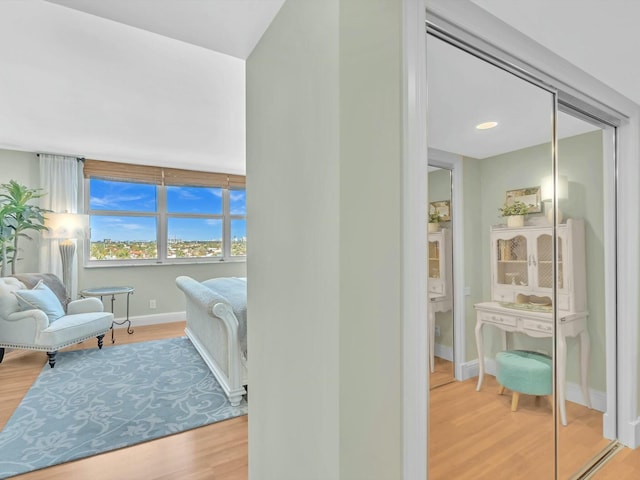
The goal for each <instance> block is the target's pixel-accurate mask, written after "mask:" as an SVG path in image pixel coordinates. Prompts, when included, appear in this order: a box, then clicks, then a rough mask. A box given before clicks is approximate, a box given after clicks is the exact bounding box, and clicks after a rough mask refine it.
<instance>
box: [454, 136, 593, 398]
mask: <svg viewBox="0 0 640 480" xmlns="http://www.w3.org/2000/svg"><path fill="white" fill-rule="evenodd" d="M469 163H470V161H469ZM467 165H468V163H465V178H469V177H470V175H471V172H468V170H467ZM477 166H478V167H479V173H480V177H479V178H480V179H481V181H480V184H481V185H482V190H481V218H482V226H481V229H480V230H479V232H481V235H479V238H480V239H481V242H480V243H481V244H482V252H484V254H483V255H481V256H480V257H476V258H479V259H480V260H481V261H480V263H481V265H482V281H481V285H482V297H483V299H484V300H486V299H489V298H490V296H491V277H490V275H491V269H490V265H489V252H490V240H489V229H490V226H491V225H495V224H499V223H504V220H503V219H501V218H498V208H499V207H501V206H502V204H503V203H504V195H505V192H506V191H507V190H513V189H517V188H524V187H529V186H536V185H540V181H541V179H542V178H543V177H544V176H546V175H550V174H551V150H550V146H549V144H545V145H538V146H534V147H530V148H525V149H522V150H518V151H515V152H510V153H507V154H503V155H498V156H495V157H491V158H486V159H483V160H481V161H478V162H477ZM558 168H559V172H560V174H565V175H567V176H568V177H569V199H567V200H564V201H561V203H560V208H561V209H562V211H563V213H564V214H565V218H568V217H573V218H583V219H584V220H585V240H586V248H587V253H586V255H587V276H588V280H587V285H588V287H587V297H588V311H589V320H588V329H589V333H590V336H591V355H590V386H591V388H593V389H595V390H599V391H605V348H604V347H605V341H604V340H605V331H604V321H603V318H604V261H603V248H604V247H603V235H604V230H603V216H604V210H603V185H602V171H603V156H602V133H601V131H595V132H591V133H587V134H583V135H579V136H575V137H571V138H567V139H562V140H560V141H559V143H558ZM471 178H473V177H471ZM466 188H468V185H467V184H466V183H465V192H464V194H465V206H467V205H468V206H469V207H470V208H473V205H469V200H468V196H467V191H466ZM539 215H543V213H541V214H539ZM531 217H533V216H532V215H529V217H528V219H529V220H531ZM465 228H466V225H465ZM465 237H466V238H465V243H467V242H468V241H469V232H468V231H467V230H465ZM476 238H477V237H476ZM466 247H467V249H468V245H467V246H466ZM465 255H466V251H465ZM471 258H474V257H471ZM469 260H470V258H469V257H467V256H465V262H466V264H467V265H468V263H469ZM474 263H475V262H474ZM471 311H473V309H471ZM468 313H469V312H468ZM469 320H471V321H469ZM474 327H475V315H473V317H472V319H470V318H469V315H468V314H467V340H469V339H470V338H471V339H472V340H471V341H472V343H471V345H472V346H473V349H472V356H471V357H470V358H477V352H476V349H475V339H474V338H473V328H474ZM490 331H494V333H493V334H489V333H488V332H490ZM485 338H486V343H485V346H486V347H485V348H486V349H487V356H493V355H494V354H495V352H497V351H498V350H500V349H501V348H502V347H501V341H500V338H499V336H498V335H497V334H495V329H491V328H486V327H485ZM514 347H516V348H532V349H536V350H544V351H547V352H550V351H551V346H550V343H549V341H548V340H545V339H533V338H530V337H527V336H525V335H516V337H515V338H514ZM467 352H469V349H467ZM577 358H578V352H577V341H576V340H574V339H569V340H568V354H567V365H568V370H567V380H568V381H569V382H578V381H579V376H578V362H577Z"/></svg>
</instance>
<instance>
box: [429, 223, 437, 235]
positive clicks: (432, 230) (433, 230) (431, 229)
mask: <svg viewBox="0 0 640 480" xmlns="http://www.w3.org/2000/svg"><path fill="white" fill-rule="evenodd" d="M439 231H440V224H439V223H427V232H429V233H436V232H439Z"/></svg>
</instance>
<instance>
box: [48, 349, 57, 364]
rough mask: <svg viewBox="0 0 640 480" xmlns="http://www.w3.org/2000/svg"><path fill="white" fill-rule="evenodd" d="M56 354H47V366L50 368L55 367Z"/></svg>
mask: <svg viewBox="0 0 640 480" xmlns="http://www.w3.org/2000/svg"><path fill="white" fill-rule="evenodd" d="M57 353H58V352H57V351H55V352H47V357H49V366H50V367H51V368H53V367H55V366H56V354H57Z"/></svg>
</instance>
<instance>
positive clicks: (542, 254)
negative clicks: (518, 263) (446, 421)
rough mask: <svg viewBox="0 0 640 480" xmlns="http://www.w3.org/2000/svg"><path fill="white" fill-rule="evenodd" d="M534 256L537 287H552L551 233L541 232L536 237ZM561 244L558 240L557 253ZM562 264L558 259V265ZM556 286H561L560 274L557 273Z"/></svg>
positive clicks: (560, 248)
mask: <svg viewBox="0 0 640 480" xmlns="http://www.w3.org/2000/svg"><path fill="white" fill-rule="evenodd" d="M536 244H537V245H536V246H537V249H536V256H535V257H534V258H533V262H534V265H535V266H536V275H537V277H538V278H537V279H536V280H537V286H538V287H539V288H548V289H549V290H551V289H552V288H553V238H552V237H551V235H547V234H541V235H539V236H538V238H537V239H536ZM561 250H562V246H561V244H560V242H558V254H560V252H561ZM560 265H562V262H561V261H560V262H559V263H558V266H560ZM558 288H562V275H560V274H559V275H558Z"/></svg>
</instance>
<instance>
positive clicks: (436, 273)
mask: <svg viewBox="0 0 640 480" xmlns="http://www.w3.org/2000/svg"><path fill="white" fill-rule="evenodd" d="M429 278H434V279H437V278H440V242H439V241H437V240H434V241H430V242H429Z"/></svg>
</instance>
